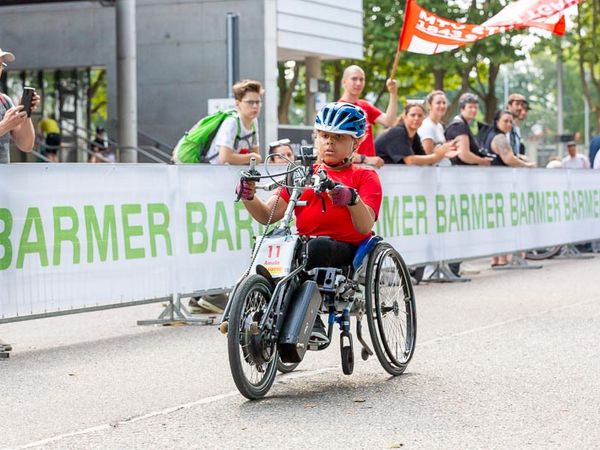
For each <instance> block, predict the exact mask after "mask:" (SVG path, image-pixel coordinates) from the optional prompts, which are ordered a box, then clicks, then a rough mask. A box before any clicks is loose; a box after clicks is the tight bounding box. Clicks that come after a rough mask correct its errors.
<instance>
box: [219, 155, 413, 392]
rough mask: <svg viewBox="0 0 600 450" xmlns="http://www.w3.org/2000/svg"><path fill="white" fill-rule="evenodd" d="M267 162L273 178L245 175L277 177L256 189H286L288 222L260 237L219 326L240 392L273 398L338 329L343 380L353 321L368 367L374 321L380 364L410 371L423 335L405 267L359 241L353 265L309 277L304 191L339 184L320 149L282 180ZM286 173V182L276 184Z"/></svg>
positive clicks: (377, 242) (384, 250)
mask: <svg viewBox="0 0 600 450" xmlns="http://www.w3.org/2000/svg"><path fill="white" fill-rule="evenodd" d="M266 162H267V161H265V168H266V171H267V175H265V176H263V175H261V174H260V173H259V172H258V171H257V170H256V169H255V168H254V165H253V164H252V163H251V167H250V170H248V171H245V172H243V173H242V176H243V177H244V178H246V179H248V180H254V181H258V180H260V179H262V178H271V179H272V180H273V181H274V184H271V185H267V186H258V185H257V188H260V187H262V188H263V189H266V190H270V189H273V186H274V185H275V186H282V189H288V191H289V193H290V199H289V202H288V205H287V208H286V211H285V214H284V217H283V219H282V220H281V221H280V223H279V225H278V226H277V227H275V228H274V229H272V230H271V231H267V232H266V233H265V234H264V235H263V236H259V237H257V238H256V244H255V246H254V249H253V253H252V261H251V264H250V267H249V269H248V270H247V271H246V273H245V274H244V275H243V276H242V277H241V279H240V280H239V281H238V283H237V284H236V285H235V287H234V288H233V290H232V293H231V295H230V297H229V302H228V304H227V306H226V308H225V311H224V313H223V317H222V319H221V324H220V326H219V329H220V330H221V332H223V333H226V334H227V341H228V353H229V365H230V368H231V373H232V376H233V379H234V381H235V384H236V386H237V388H238V390H239V391H240V392H241V394H242V395H244V396H245V397H246V398H248V399H251V400H254V399H260V398H262V397H264V396H265V395H266V394H267V392H268V391H269V389H270V388H271V386H272V384H273V382H274V380H275V375H276V372H277V369H278V367H279V369H280V370H281V368H282V367H283V368H284V370H285V368H287V369H289V370H293V369H294V368H295V365H297V364H299V363H300V362H301V361H302V359H303V358H304V355H305V353H306V351H307V350H324V349H325V348H327V347H328V346H329V344H330V343H331V341H332V336H333V328H334V325H335V324H337V325H338V326H339V328H340V330H341V333H340V353H341V362H342V370H343V373H344V374H347V375H350V374H352V372H353V369H354V347H353V335H352V333H351V330H350V317H351V316H355V317H356V338H357V339H358V341H359V342H360V344H361V346H362V350H361V356H362V358H363V360H367V359H368V357H369V356H372V355H373V350H371V348H370V347H369V345H368V344H367V342H365V340H364V337H363V335H362V319H363V317H364V316H365V315H366V318H367V323H368V326H369V333H370V337H371V343H372V346H373V348H374V350H375V354H376V355H377V358H378V359H379V361H380V363H381V365H382V366H383V368H384V369H385V370H386V371H387V372H388V373H390V374H391V375H394V376H396V375H400V374H402V373H403V372H404V370H405V369H406V367H407V365H408V363H409V361H410V359H411V358H412V355H413V352H414V350H415V344H416V332H417V318H416V309H415V296H414V291H413V286H412V284H411V281H410V275H409V271H408V269H407V267H406V264H405V263H404V260H403V259H402V257H401V256H400V254H399V253H398V252H397V251H396V250H395V249H394V248H393V247H392V246H391V245H390V244H388V243H386V242H383V241H382V238H380V237H378V236H371V237H369V238H368V239H366V240H365V241H364V242H363V243H361V244H360V246H359V247H358V250H357V252H356V254H355V257H354V260H353V262H352V265H351V266H350V267H345V268H339V267H317V268H313V269H310V270H306V261H307V254H306V248H307V242H308V241H309V238H307V237H304V236H299V235H297V234H295V233H293V232H292V230H291V228H290V222H291V220H292V216H293V212H294V209H295V208H296V207H302V206H304V205H305V203H304V202H302V201H300V200H299V199H300V196H301V194H302V193H303V191H304V190H305V189H314V190H315V192H316V193H317V194H318V195H321V196H322V195H326V194H325V192H326V191H327V190H328V189H331V188H332V187H333V186H335V183H333V182H332V181H331V180H330V179H329V178H328V177H327V174H326V173H325V171H322V170H321V171H318V172H317V173H314V169H313V164H314V162H315V157H314V156H313V155H312V147H303V148H301V152H300V155H299V156H297V158H296V161H295V162H290V165H289V166H288V169H287V170H286V172H284V173H281V174H277V175H271V174H269V173H268V169H267V165H266ZM284 174H285V175H286V178H285V183H281V182H278V181H276V180H275V177H277V176H278V175H284ZM323 207H325V202H324V201H323ZM269 222H270V220H269ZM267 230H268V225H267ZM318 314H327V315H328V321H327V337H328V341H326V342H323V341H317V340H314V339H311V331H312V328H313V325H314V323H315V320H316V317H317V315H318ZM285 366H287V367H285ZM289 370H288V371H289ZM282 371H283V370H282Z"/></svg>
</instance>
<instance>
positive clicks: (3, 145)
mask: <svg viewBox="0 0 600 450" xmlns="http://www.w3.org/2000/svg"><path fill="white" fill-rule="evenodd" d="M14 60H15V55H13V54H12V53H10V52H5V51H4V50H2V49H1V48H0V76H1V75H2V71H3V70H5V69H6V66H7V63H9V62H12V61H14ZM19 103H20V102H19ZM39 103H40V96H39V95H37V93H35V92H34V94H33V97H32V100H31V110H32V111H34V110H35V109H36V108H37V106H38V104H39ZM10 139H12V140H13V141H14V143H15V144H16V146H17V148H18V149H19V150H21V151H22V152H26V153H29V152H31V150H33V145H34V143H35V129H34V128H33V123H32V122H31V118H30V117H27V113H26V112H25V109H24V107H23V106H22V105H20V104H19V105H17V106H15V103H14V102H13V101H12V99H11V98H10V97H9V96H8V95H6V94H4V93H1V92H0V164H6V163H9V162H10V144H9V143H10Z"/></svg>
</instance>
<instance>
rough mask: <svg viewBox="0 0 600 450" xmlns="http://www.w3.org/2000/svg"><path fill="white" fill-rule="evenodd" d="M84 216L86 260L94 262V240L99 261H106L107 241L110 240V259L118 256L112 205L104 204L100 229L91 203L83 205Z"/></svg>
mask: <svg viewBox="0 0 600 450" xmlns="http://www.w3.org/2000/svg"><path fill="white" fill-rule="evenodd" d="M83 213H84V216H85V233H86V236H87V262H89V263H92V262H94V241H96V243H97V247H98V256H99V257H100V261H106V259H107V257H108V242H109V241H110V242H111V253H112V260H113V261H116V260H117V259H118V258H119V247H118V243H117V219H116V217H115V207H114V205H104V222H103V223H102V231H100V224H99V223H98V217H97V216H96V209H95V208H94V206H92V205H85V206H84V207H83Z"/></svg>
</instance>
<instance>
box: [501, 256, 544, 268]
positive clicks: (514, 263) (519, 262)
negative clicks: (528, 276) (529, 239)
mask: <svg viewBox="0 0 600 450" xmlns="http://www.w3.org/2000/svg"><path fill="white" fill-rule="evenodd" d="M542 267H543V266H542V265H541V264H530V263H529V262H528V261H527V260H526V259H525V258H523V257H522V256H521V255H520V254H519V253H513V255H512V258H511V259H510V261H509V262H507V263H506V264H505V265H503V266H495V267H492V269H493V270H515V269H524V270H530V269H541V268H542Z"/></svg>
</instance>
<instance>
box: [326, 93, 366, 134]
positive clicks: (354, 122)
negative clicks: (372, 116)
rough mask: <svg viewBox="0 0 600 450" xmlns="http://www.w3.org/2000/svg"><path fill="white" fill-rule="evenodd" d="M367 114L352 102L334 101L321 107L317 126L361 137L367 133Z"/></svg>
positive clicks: (333, 131)
mask: <svg viewBox="0 0 600 450" xmlns="http://www.w3.org/2000/svg"><path fill="white" fill-rule="evenodd" d="M366 126H367V115H366V114H365V112H364V111H363V110H362V109H361V108H360V107H358V106H356V105H353V104H352V103H344V102H332V103H327V104H326V105H325V106H323V107H322V108H321V110H320V111H319V113H318V114H317V117H316V118H315V128H316V129H317V130H319V131H327V132H329V133H334V134H349V135H350V136H352V137H354V138H361V137H363V136H364V134H365V128H366Z"/></svg>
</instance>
